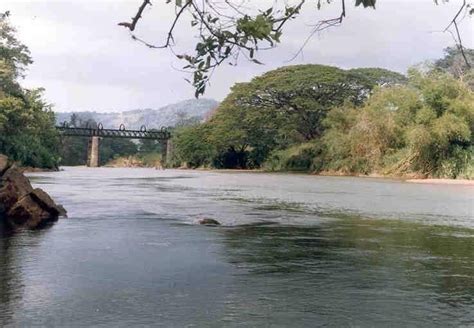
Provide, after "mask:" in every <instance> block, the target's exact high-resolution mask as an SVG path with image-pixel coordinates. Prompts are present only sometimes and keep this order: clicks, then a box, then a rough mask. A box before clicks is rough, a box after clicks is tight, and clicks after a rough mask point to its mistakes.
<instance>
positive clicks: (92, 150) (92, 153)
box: [87, 136, 100, 167]
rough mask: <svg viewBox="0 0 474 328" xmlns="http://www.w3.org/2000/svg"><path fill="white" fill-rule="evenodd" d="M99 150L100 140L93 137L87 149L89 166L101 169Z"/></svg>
mask: <svg viewBox="0 0 474 328" xmlns="http://www.w3.org/2000/svg"><path fill="white" fill-rule="evenodd" d="M99 148H100V138H99V137H96V136H93V137H91V138H90V139H89V147H88V148H87V166H88V167H99V166H100V162H99Z"/></svg>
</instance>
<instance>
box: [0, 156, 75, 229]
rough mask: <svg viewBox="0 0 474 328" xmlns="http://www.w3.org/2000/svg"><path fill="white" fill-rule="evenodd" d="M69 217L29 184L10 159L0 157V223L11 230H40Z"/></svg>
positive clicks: (62, 209) (43, 192) (39, 190)
mask: <svg viewBox="0 0 474 328" xmlns="http://www.w3.org/2000/svg"><path fill="white" fill-rule="evenodd" d="M60 216H64V217H65V216H66V210H65V209H64V208H63V207H62V206H61V205H57V204H56V203H55V202H54V201H53V200H52V199H51V197H49V195H48V194H47V193H46V192H45V191H44V190H42V189H40V188H36V189H33V187H32V186H31V183H30V181H29V180H28V178H27V177H25V176H24V175H23V174H22V173H21V171H20V170H19V169H18V168H17V167H15V166H14V165H12V166H9V165H8V158H6V156H4V155H0V221H2V222H1V223H5V224H6V225H7V226H8V227H10V228H13V229H16V228H28V229H34V228H38V227H40V226H42V225H44V224H46V223H49V222H54V221H57V219H58V218H59V217H60Z"/></svg>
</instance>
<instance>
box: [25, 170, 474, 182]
mask: <svg viewBox="0 0 474 328" xmlns="http://www.w3.org/2000/svg"><path fill="white" fill-rule="evenodd" d="M71 167H84V168H85V167H86V166H83V165H78V166H71ZM101 167H104V168H127V169H153V168H154V167H153V166H122V165H104V166H101ZM30 169H31V168H30ZM168 170H182V171H201V172H215V173H255V174H258V173H267V174H291V175H310V176H315V177H336V178H337V177H346V178H366V179H385V180H396V181H402V182H406V183H413V184H434V185H456V186H472V187H474V180H468V179H446V178H413V177H396V176H389V175H381V174H370V175H357V174H355V175H350V174H338V173H332V174H331V173H329V172H322V173H321V174H312V173H308V172H291V171H288V172H268V171H265V170H262V169H250V170H248V169H209V168H196V169H190V168H184V167H179V168H170V169H168ZM57 171H61V167H60V168H59V170H42V169H33V170H26V173H34V172H57Z"/></svg>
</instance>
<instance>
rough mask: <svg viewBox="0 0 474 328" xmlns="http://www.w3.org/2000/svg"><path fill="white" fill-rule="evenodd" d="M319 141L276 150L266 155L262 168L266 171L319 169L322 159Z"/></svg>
mask: <svg viewBox="0 0 474 328" xmlns="http://www.w3.org/2000/svg"><path fill="white" fill-rule="evenodd" d="M323 156H324V155H323V151H322V148H321V144H319V143H315V142H312V143H303V144H299V145H295V146H292V147H290V148H287V149H283V150H276V151H274V152H272V153H271V154H270V156H268V158H267V160H266V161H265V163H264V165H263V168H264V169H265V170H267V171H274V172H276V171H285V172H286V171H289V172H291V171H294V172H311V171H319V170H320V168H321V166H322V163H323V162H324V159H323Z"/></svg>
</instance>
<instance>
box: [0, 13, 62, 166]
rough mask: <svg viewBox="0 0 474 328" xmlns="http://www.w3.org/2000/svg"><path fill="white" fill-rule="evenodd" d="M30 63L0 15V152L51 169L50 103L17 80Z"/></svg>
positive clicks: (5, 17)
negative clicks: (23, 86)
mask: <svg viewBox="0 0 474 328" xmlns="http://www.w3.org/2000/svg"><path fill="white" fill-rule="evenodd" d="M31 63H32V59H31V57H30V52H29V50H28V48H27V47H26V46H25V45H23V44H22V43H21V42H20V41H19V40H18V39H17V38H16V36H15V29H14V28H13V27H12V26H11V25H10V24H9V22H8V15H6V14H2V15H0V153H4V154H6V155H8V156H9V157H10V158H12V159H13V160H15V161H18V162H19V163H21V164H22V165H28V166H38V167H48V168H54V167H56V166H57V164H58V154H57V143H58V136H57V134H56V131H55V129H54V114H53V112H52V111H51V105H49V104H48V103H46V102H45V101H44V100H43V99H42V96H41V92H42V90H41V89H36V90H27V89H23V88H22V87H21V86H20V84H19V83H18V79H19V78H21V77H22V76H23V73H24V70H25V68H26V66H27V65H29V64H31Z"/></svg>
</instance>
